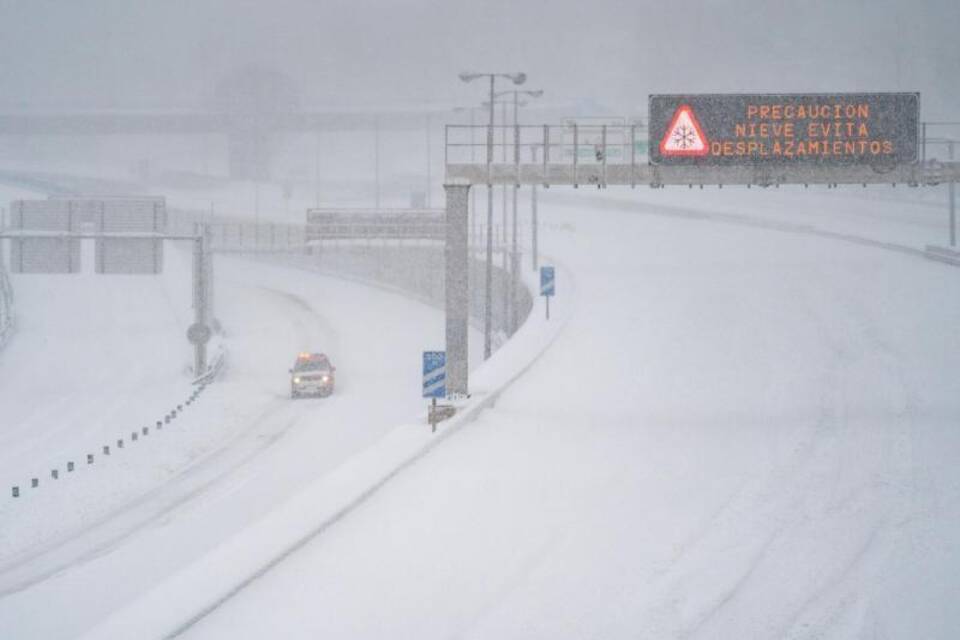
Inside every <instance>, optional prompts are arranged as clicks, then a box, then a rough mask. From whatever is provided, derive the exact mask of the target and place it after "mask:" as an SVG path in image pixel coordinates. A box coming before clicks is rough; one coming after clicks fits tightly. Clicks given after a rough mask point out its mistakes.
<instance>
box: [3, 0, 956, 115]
mask: <svg viewBox="0 0 960 640" xmlns="http://www.w3.org/2000/svg"><path fill="white" fill-rule="evenodd" d="M0 54H2V58H3V65H2V66H0V90H2V91H0V106H2V107H4V108H5V109H8V110H9V109H12V108H15V107H16V106H17V105H27V106H29V107H35V106H36V107H48V108H73V107H76V108H102V107H114V108H141V107H142V108H150V107H161V108H162V107H174V108H203V107H204V106H206V105H207V104H209V101H210V96H211V94H212V86H213V85H214V84H215V82H216V81H217V80H218V79H219V78H222V77H223V75H224V74H226V73H229V72H230V71H232V70H236V69H237V68H240V67H243V66H245V65H250V64H256V65H259V66H261V67H266V68H270V69H276V70H279V71H283V72H284V73H286V74H288V75H289V76H290V77H291V78H292V79H293V80H294V81H295V82H296V83H297V84H298V85H299V90H300V92H301V94H302V96H303V99H302V101H303V103H304V104H306V105H308V106H311V107H320V108H324V107H327V108H338V107H350V106H364V107H372V106H404V105H408V106H413V105H422V104H424V103H437V104H442V103H446V104H452V103H456V104H469V103H470V102H471V101H473V100H474V99H479V97H480V95H481V93H482V89H481V87H480V86H479V85H477V84H474V85H463V84H462V83H460V82H459V80H457V77H456V74H457V73H458V72H459V71H461V70H469V69H472V70H481V71H483V70H514V69H516V70H523V71H526V72H527V73H528V74H529V76H530V80H529V83H528V84H529V86H530V87H531V88H533V87H542V88H544V89H546V90H547V91H548V92H549V94H548V96H549V97H550V99H551V101H553V102H556V103H561V104H563V103H570V102H572V101H576V100H584V99H587V98H592V99H593V100H595V101H596V102H597V103H599V104H603V105H607V106H609V107H610V108H611V109H612V110H613V111H615V112H619V113H637V112H643V111H645V110H646V106H645V105H646V96H647V94H648V93H651V92H655V93H656V92H681V91H682V92H711V91H743V92H776V91H867V90H897V89H902V90H919V91H921V92H922V93H923V112H924V117H926V118H928V119H931V118H932V119H936V118H945V117H955V116H958V115H960V98H958V94H960V89H957V88H953V89H949V90H948V89H946V88H944V86H943V85H945V84H947V83H948V82H950V83H952V84H953V85H954V86H955V87H956V84H957V83H956V81H955V78H956V65H957V63H958V62H960V2H957V0H925V1H920V2H896V1H891V0H880V1H871V2H867V1H859V2H851V1H842V2H824V1H819V0H817V1H814V0H809V1H805V2H790V3H787V2H777V1H774V0H767V1H761V2H747V1H745V0H733V1H730V0H723V1H720V0H712V1H707V2H689V3H683V2H680V1H678V0H671V1H670V2H647V1H641V0H633V1H623V0H594V1H592V2H584V1H577V2H571V1H569V0H558V1H556V2H541V1H535V2H524V1H522V0H513V1H506V0H486V1H483V0H477V1H475V2H463V1H462V0H410V1H406V2H401V1H396V2H386V1H381V2H375V1H372V0H352V1H348V0H326V1H323V2H320V1H316V0H314V1H311V0H271V1H266V0H152V1H148V0H144V1H135V0H0ZM947 78H949V80H947Z"/></svg>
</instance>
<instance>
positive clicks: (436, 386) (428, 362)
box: [423, 351, 447, 432]
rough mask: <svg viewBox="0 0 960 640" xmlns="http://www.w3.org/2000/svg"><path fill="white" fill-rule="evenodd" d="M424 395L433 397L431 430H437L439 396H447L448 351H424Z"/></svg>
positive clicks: (430, 411)
mask: <svg viewBox="0 0 960 640" xmlns="http://www.w3.org/2000/svg"><path fill="white" fill-rule="evenodd" d="M423 397H424V398H430V399H431V406H430V409H429V420H430V427H431V429H430V430H431V432H433V431H436V430H437V418H438V413H437V398H446V397H447V352H446V351H424V352H423Z"/></svg>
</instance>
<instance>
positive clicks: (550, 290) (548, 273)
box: [540, 267, 556, 297]
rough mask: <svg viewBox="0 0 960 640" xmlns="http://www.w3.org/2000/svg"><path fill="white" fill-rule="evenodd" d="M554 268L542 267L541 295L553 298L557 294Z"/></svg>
mask: <svg viewBox="0 0 960 640" xmlns="http://www.w3.org/2000/svg"><path fill="white" fill-rule="evenodd" d="M555 282H556V280H555V278H554V271H553V267H540V295H542V296H547V297H549V296H552V295H554V294H556V285H555Z"/></svg>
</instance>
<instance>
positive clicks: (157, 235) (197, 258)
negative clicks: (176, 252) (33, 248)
mask: <svg viewBox="0 0 960 640" xmlns="http://www.w3.org/2000/svg"><path fill="white" fill-rule="evenodd" d="M206 235H207V233H206V231H205V230H203V229H198V230H197V233H195V234H193V235H187V234H169V233H162V232H129V231H127V232H109V231H101V232H91V233H85V232H70V231H36V230H29V229H15V230H11V229H0V240H4V239H7V240H14V241H16V240H38V239H56V240H63V241H73V240H77V241H79V240H107V239H113V240H158V241H163V240H185V241H190V242H191V243H192V244H193V269H192V272H193V275H192V277H193V313H194V325H195V326H198V327H207V326H208V322H209V321H210V315H211V314H210V300H211V298H212V291H211V289H212V282H211V280H212V265H211V264H210V254H209V252H208V251H207V249H206V245H207V239H206ZM0 255H2V253H0ZM206 371H207V347H206V341H205V340H202V341H196V342H194V372H195V374H196V375H197V376H198V377H199V376H202V375H203V374H204V373H205V372H206Z"/></svg>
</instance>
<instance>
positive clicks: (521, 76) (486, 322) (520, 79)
mask: <svg viewBox="0 0 960 640" xmlns="http://www.w3.org/2000/svg"><path fill="white" fill-rule="evenodd" d="M497 76H500V77H503V78H508V79H509V80H510V81H511V82H513V83H514V84H516V85H521V84H523V83H524V82H526V81H527V74H525V73H466V72H465V73H461V74H460V80H462V81H463V82H472V81H474V80H476V79H478V78H489V79H490V125H489V127H488V128H487V175H488V176H489V169H490V165H491V163H492V162H493V101H494V97H495V95H496V92H495V82H496V79H497ZM488 180H489V177H488ZM486 253H487V256H486V257H487V264H486V281H485V282H484V309H483V358H484V359H485V360H486V359H488V358H489V357H490V355H491V354H492V352H493V350H492V340H491V338H492V335H491V323H492V320H493V289H492V278H493V185H492V184H491V183H489V182H488V183H487V252H486Z"/></svg>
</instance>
